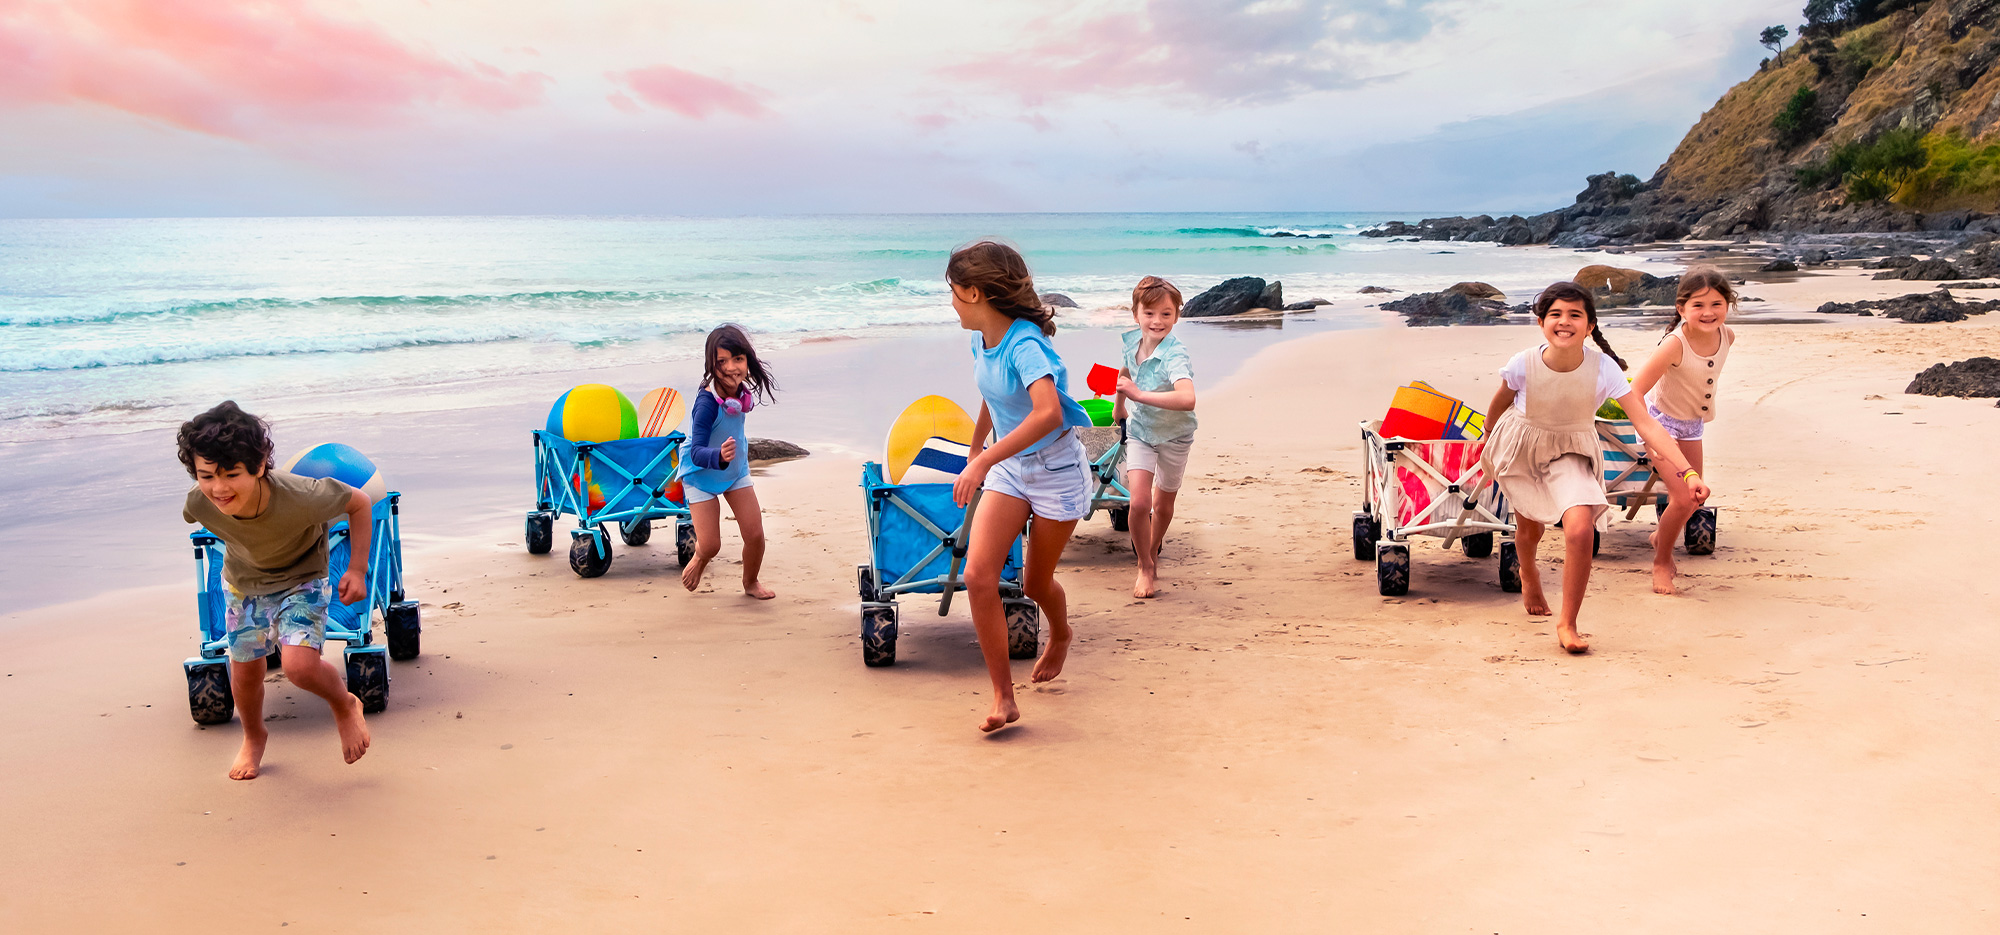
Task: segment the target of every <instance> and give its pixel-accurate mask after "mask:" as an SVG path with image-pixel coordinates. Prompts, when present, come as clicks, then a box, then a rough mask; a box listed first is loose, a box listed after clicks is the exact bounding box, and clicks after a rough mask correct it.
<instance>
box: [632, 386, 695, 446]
mask: <svg viewBox="0 0 2000 935" xmlns="http://www.w3.org/2000/svg"><path fill="white" fill-rule="evenodd" d="M685 418H687V399H686V398H685V397H683V396H681V392H680V390H676V389H673V388H671V387H665V386H663V387H660V388H659V389H657V390H651V391H649V392H647V393H646V398H645V399H642V400H640V401H639V437H640V438H660V437H662V436H665V435H668V434H671V433H673V432H674V431H676V430H678V429H679V428H680V427H681V420H682V419H685Z"/></svg>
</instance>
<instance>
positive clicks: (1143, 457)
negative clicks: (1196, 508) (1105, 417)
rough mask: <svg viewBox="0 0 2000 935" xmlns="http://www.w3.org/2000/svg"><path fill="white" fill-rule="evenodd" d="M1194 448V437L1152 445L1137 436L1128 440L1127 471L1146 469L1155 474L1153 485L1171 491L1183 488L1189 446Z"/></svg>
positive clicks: (1126, 449) (1126, 442) (1126, 446)
mask: <svg viewBox="0 0 2000 935" xmlns="http://www.w3.org/2000/svg"><path fill="white" fill-rule="evenodd" d="M1192 447H1194V436H1192V435H1189V436H1188V437H1186V438H1177V439H1175V440H1173V441H1170V442H1161V443H1159V444H1157V445H1148V444H1146V443H1145V442H1142V441H1140V440H1138V439H1136V438H1127V439H1125V470H1127V471H1145V472H1147V473H1149V474H1151V475H1153V486H1155V487H1158V488H1160V489H1161V490H1162V491H1165V492H1167V493H1174V492H1176V491H1178V490H1180V489H1181V477H1182V476H1184V475H1185V474H1187V459H1188V449H1190V448H1192Z"/></svg>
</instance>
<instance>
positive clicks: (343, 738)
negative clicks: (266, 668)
mask: <svg viewBox="0 0 2000 935" xmlns="http://www.w3.org/2000/svg"><path fill="white" fill-rule="evenodd" d="M278 651H279V653H280V654H281V655H282V656H283V659H284V663H285V680H286V681H289V682H291V683H292V684H293V685H297V686H298V687H300V688H303V689H305V690H306V691H309V692H312V693H313V694H315V695H318V696H319V697H320V699H321V700H323V701H325V702H326V706H327V707H328V708H329V709H331V710H332V711H333V723H334V726H336V727H338V728H339V729H340V755H341V756H342V758H344V759H346V760H347V762H349V763H352V762H354V761H355V760H358V759H361V755H362V754H364V753H367V752H368V744H369V741H370V739H371V738H370V737H369V735H368V722H367V720H366V719H364V718H363V717H362V716H361V699H360V698H357V697H355V696H354V693H352V692H350V691H348V690H347V679H346V677H345V676H344V675H343V674H342V673H341V671H340V670H339V669H336V668H334V665H333V663H331V662H328V661H326V658H325V657H323V656H321V655H320V651H319V649H318V648H317V647H313V646H294V645H292V644H290V643H287V644H285V645H284V646H283V647H281V648H280V649H279V650H278Z"/></svg>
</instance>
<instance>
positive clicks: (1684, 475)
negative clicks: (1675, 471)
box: [1681, 468, 1701, 480]
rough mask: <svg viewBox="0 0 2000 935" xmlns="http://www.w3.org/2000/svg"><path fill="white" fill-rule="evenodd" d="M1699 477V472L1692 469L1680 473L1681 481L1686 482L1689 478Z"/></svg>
mask: <svg viewBox="0 0 2000 935" xmlns="http://www.w3.org/2000/svg"><path fill="white" fill-rule="evenodd" d="M1700 476H1701V472H1700V471H1697V470H1695V469H1694V468H1688V469H1687V470H1685V471H1682V472H1681V480H1687V479H1688V478H1690V477H1700Z"/></svg>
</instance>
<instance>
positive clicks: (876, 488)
mask: <svg viewBox="0 0 2000 935" xmlns="http://www.w3.org/2000/svg"><path fill="white" fill-rule="evenodd" d="M951 488H952V485H950V484H892V483H890V482H889V481H888V479H887V478H886V477H885V476H884V475H883V473H882V466H881V465H880V464H877V463H876V462H873V461H870V462H867V463H865V464H863V465H862V466H861V497H862V501H863V507H864V509H865V510H866V511H867V518H868V561H867V562H865V563H862V564H859V565H856V566H855V579H856V584H857V585H858V588H857V590H858V591H859V592H860V596H861V661H862V662H863V663H864V664H866V665H869V666H891V665H895V664H896V638H897V637H898V636H899V635H900V633H901V627H900V625H899V622H898V620H897V616H898V615H897V605H896V598H897V597H899V596H901V595H905V594H937V595H939V597H938V616H940V617H942V616H945V615H946V614H948V613H950V612H951V596H952V595H953V594H955V593H957V592H959V591H963V590H965V589H966V586H965V579H964V577H963V576H962V574H961V572H962V571H963V570H964V565H965V552H966V547H967V544H968V537H969V535H970V532H971V529H972V517H973V515H974V513H975V512H976V511H977V510H978V508H979V501H980V499H981V497H982V496H983V495H984V493H985V491H984V490H980V491H975V492H974V493H973V496H972V502H971V503H969V504H967V505H966V506H965V507H964V508H963V509H961V508H959V506H958V505H957V504H955V503H953V502H952V499H951ZM1024 529H1025V527H1024ZM912 556H914V557H912ZM1000 599H1001V601H1002V603H1003V604H1004V605H1005V607H1006V610H1007V655H1008V656H1009V657H1011V658H1014V659H1033V658H1035V654H1036V653H1037V652H1038V651H1039V650H1040V646H1041V621H1042V617H1041V609H1040V608H1038V607H1036V606H1035V602H1034V601H1031V600H1029V599H1028V598H1027V597H1026V596H1025V594H1024V593H1023V591H1022V589H1021V537H1020V536H1019V535H1016V536H1015V537H1014V542H1013V544H1012V545H1010V546H1009V547H1008V551H1007V561H1006V563H1005V564H1003V565H1002V566H1001V569H1000Z"/></svg>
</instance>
